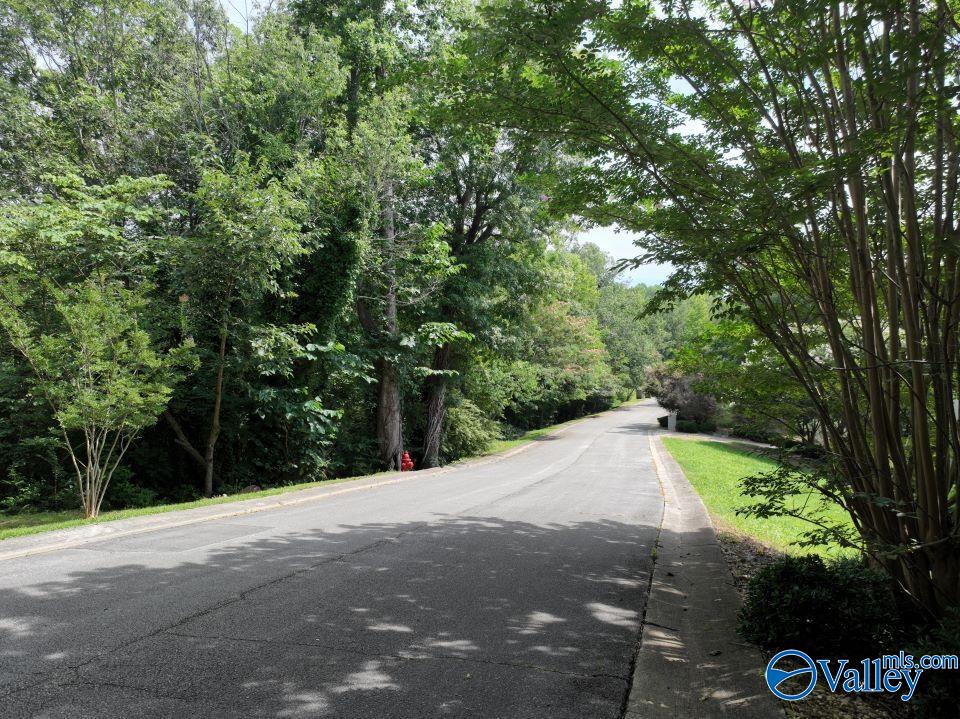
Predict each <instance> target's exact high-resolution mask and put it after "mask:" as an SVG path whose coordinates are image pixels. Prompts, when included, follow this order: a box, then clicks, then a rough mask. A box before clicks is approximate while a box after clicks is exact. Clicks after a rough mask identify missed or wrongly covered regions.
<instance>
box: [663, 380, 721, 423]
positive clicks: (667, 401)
mask: <svg viewBox="0 0 960 719" xmlns="http://www.w3.org/2000/svg"><path fill="white" fill-rule="evenodd" d="M648 377H649V384H650V387H651V389H652V393H653V396H654V397H656V398H657V403H658V404H659V405H660V406H661V407H663V408H664V409H665V410H668V411H670V412H677V413H678V418H679V419H685V420H689V421H691V422H697V423H705V422H711V421H713V419H714V417H716V415H717V401H716V400H715V399H714V398H713V397H711V396H710V395H707V394H700V393H698V392H695V391H694V389H693V385H694V384H695V383H696V382H697V381H698V380H699V379H700V378H699V377H697V376H695V375H682V374H678V373H675V372H668V371H667V370H664V369H662V368H661V369H655V370H652V371H651V372H650V373H649V374H648Z"/></svg>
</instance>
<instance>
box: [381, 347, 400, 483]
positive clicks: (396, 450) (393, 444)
mask: <svg viewBox="0 0 960 719" xmlns="http://www.w3.org/2000/svg"><path fill="white" fill-rule="evenodd" d="M377 372H378V374H379V377H380V391H379V394H378V397H377V444H378V446H379V449H380V464H381V465H382V466H383V467H384V468H385V469H392V470H398V469H400V457H401V455H402V454H403V432H402V424H401V416H400V386H399V384H398V383H397V374H396V370H395V369H394V367H393V364H392V363H391V362H390V361H388V360H386V359H380V360H377Z"/></svg>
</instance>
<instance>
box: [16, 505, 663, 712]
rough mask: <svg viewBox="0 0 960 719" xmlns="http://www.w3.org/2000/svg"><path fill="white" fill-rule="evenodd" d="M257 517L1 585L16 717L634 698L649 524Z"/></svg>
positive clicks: (530, 705) (440, 708) (464, 706)
mask: <svg viewBox="0 0 960 719" xmlns="http://www.w3.org/2000/svg"><path fill="white" fill-rule="evenodd" d="M261 529H263V528H261V527H258V526H257V525H256V515H253V516H251V517H249V518H244V519H242V520H240V519H237V520H231V521H225V522H216V523H210V524H209V527H208V530H207V531H206V533H205V534H204V538H205V541H207V542H210V541H212V542H216V543H217V544H214V545H213V546H208V547H205V546H196V542H197V541H204V540H201V539H196V538H195V539H194V540H193V543H194V545H193V546H191V543H190V541H188V540H187V537H188V536H194V535H195V534H196V532H194V533H193V534H192V535H190V534H188V533H185V532H184V530H182V529H180V530H163V531H158V532H151V533H148V534H143V535H137V536H134V537H128V538H125V539H118V540H113V541H112V542H111V543H109V544H104V545H102V546H98V547H93V546H88V547H87V548H86V549H75V550H70V551H71V553H73V555H74V556H76V557H77V559H78V566H87V565H89V564H90V561H89V560H90V552H96V553H97V561H96V562H95V564H96V567H97V568H95V569H77V570H76V571H73V572H70V573H69V574H67V575H66V576H64V577H62V578H61V579H57V580H56V581H43V582H38V583H32V582H30V581H23V580H22V581H21V584H20V586H17V587H15V588H9V587H8V588H6V589H2V590H0V702H3V706H4V711H3V715H4V716H6V717H20V716H43V717H61V716H62V717H66V716H69V717H86V716H89V717H113V716H116V717H133V716H137V715H140V716H146V717H161V716H162V717H176V716H180V715H185V716H191V717H192V716H200V717H268V716H269V717H326V716H329V717H354V716H356V717H419V716H478V717H558V718H559V717H567V716H569V717H574V716H577V717H585V716H587V717H602V716H611V717H614V716H618V714H619V713H620V711H621V707H622V703H623V700H624V696H625V692H626V690H627V687H628V680H629V674H630V666H631V661H632V658H633V656H634V653H635V650H636V645H637V641H638V636H639V628H640V622H641V619H642V617H641V612H642V607H643V606H644V601H645V597H646V593H647V590H648V586H649V572H650V570H651V563H652V560H651V555H652V550H653V543H654V541H655V537H656V528H655V527H654V526H648V525H644V524H628V523H620V522H615V521H583V522H574V523H568V524H551V525H538V524H532V523H527V522H522V521H508V520H504V519H499V518H490V517H444V516H437V517H435V518H432V519H430V520H428V521H424V522H411V523H399V524H392V523H386V524H384V523H370V524H362V525H358V526H349V525H347V526H339V527H336V528H334V529H332V530H330V531H311V532H296V533H290V534H288V535H285V536H282V537H275V536H274V537H269V538H265V537H262V536H260V537H258V536H257V532H258V531H260V530H261ZM224 542H227V543H226V544H224ZM171 548H174V550H175V551H171ZM148 556H149V564H148V563H147V559H146V557H148ZM37 561H45V560H42V559H38V560H37ZM61 561H62V556H61ZM211 585H213V586H215V587H216V591H211V590H210V587H211ZM211 596H216V597H218V598H219V601H216V602H215V603H214V602H213V601H212V600H211V599H210V597H211Z"/></svg>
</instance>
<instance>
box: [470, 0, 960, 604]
mask: <svg viewBox="0 0 960 719" xmlns="http://www.w3.org/2000/svg"><path fill="white" fill-rule="evenodd" d="M486 8H487V14H486V22H485V23H482V24H481V25H480V26H478V27H477V28H476V30H477V31H476V33H475V34H473V35H472V38H471V40H470V41H469V48H468V49H467V52H469V53H470V57H471V58H472V59H473V61H474V62H475V63H476V67H478V68H479V69H480V72H478V73H477V75H476V78H477V79H476V81H475V82H473V83H472V85H471V87H470V88H469V90H468V91H467V92H465V93H464V96H465V97H466V98H467V99H468V101H469V102H471V103H473V104H480V105H481V106H482V107H483V110H484V111H487V112H490V113H494V114H495V115H496V116H498V117H499V118H500V120H501V122H504V123H506V124H508V125H514V126H523V127H527V128H531V129H535V130H537V131H539V132H542V133H545V134H548V135H550V136H553V137H558V138H563V139H564V140H565V141H566V142H567V143H568V147H569V148H570V149H571V150H572V151H577V152H582V153H585V154H589V155H591V156H593V157H594V158H596V162H595V165H594V171H593V173H592V174H587V175H585V176H584V177H583V178H581V180H582V181H581V182H580V183H578V186H577V187H576V188H575V194H576V196H577V197H578V198H579V199H580V200H581V202H582V205H583V207H584V210H583V211H584V212H587V213H589V214H592V215H593V216H594V217H596V218H597V219H598V220H610V219H616V220H617V221H618V222H620V223H621V224H622V225H623V226H624V227H627V228H629V229H631V230H634V231H636V232H638V233H641V235H642V244H643V245H644V247H645V249H646V250H647V255H646V256H645V257H646V258H647V259H651V258H652V259H656V260H660V261H670V262H672V263H673V264H674V265H675V266H677V267H678V270H677V272H676V273H675V274H674V276H673V277H672V278H671V280H670V282H669V283H668V290H669V292H671V293H672V294H673V295H674V296H677V295H681V296H682V295H686V294H689V293H691V292H694V291H698V290H707V291H710V292H714V293H719V294H721V295H722V296H723V297H724V298H726V299H727V300H729V302H730V303H732V304H735V305H736V306H737V307H739V308H740V310H741V312H742V315H743V316H744V317H746V318H748V319H749V320H750V321H751V322H752V323H753V324H754V325H755V326H756V327H757V329H758V330H759V331H760V332H761V333H762V334H763V336H764V337H765V338H766V339H767V340H768V341H769V342H770V343H771V344H772V345H773V346H774V347H776V349H777V351H778V352H779V353H780V354H781V356H782V357H783V359H784V361H785V362H786V363H787V364H788V365H789V367H790V368H791V371H792V372H793V373H794V375H795V377H796V378H797V380H798V381H799V382H800V383H801V384H802V385H803V387H804V389H805V391H806V392H807V394H808V396H809V398H810V400H811V402H812V403H813V404H814V405H815V407H816V409H817V413H818V416H819V419H820V421H821V422H822V424H823V427H824V429H825V443H826V447H827V449H828V450H829V456H830V457H831V458H832V472H831V473H830V475H831V477H832V479H825V480H824V481H826V482H831V483H832V485H831V486H830V487H829V490H828V491H830V492H831V493H832V494H833V495H834V496H837V497H839V498H840V499H841V501H842V502H843V503H844V505H845V506H846V507H847V509H848V510H849V511H850V514H851V517H852V518H853V521H854V523H855V524H856V526H857V528H858V529H859V531H860V533H861V535H862V537H863V539H864V542H865V546H866V548H867V550H868V551H869V552H870V553H871V554H872V555H873V556H874V557H875V558H876V560H877V561H878V562H880V563H882V564H883V565H884V566H885V567H886V568H887V569H888V570H889V571H890V573H891V575H892V576H893V577H894V578H895V579H896V580H897V581H898V582H899V583H900V585H901V586H902V587H903V588H904V589H905V591H907V592H908V593H909V594H910V595H912V596H913V597H914V598H915V599H916V601H917V602H918V603H920V604H921V605H923V606H924V607H926V608H928V609H929V610H930V611H931V612H935V613H940V612H943V611H944V610H945V608H946V607H947V606H950V605H956V604H958V603H960V551H958V544H957V542H958V537H960V531H958V527H960V439H958V438H960V433H958V429H960V426H958V417H957V411H956V407H955V397H956V395H957V390H956V385H957V382H958V379H960V362H958V353H960V341H958V334H957V321H956V318H957V316H958V312H960V269H958V263H957V253H956V252H955V251H954V249H953V247H954V244H955V242H956V239H957V237H958V236H960V224H958V222H960V220H958V213H957V202H958V180H957V178H958V163H960V143H958V142H957V137H958V129H960V127H958V123H960V117H958V114H957V112H956V106H955V98H954V94H955V87H956V83H957V80H956V78H957V74H958V71H960V65H958V63H960V59H958V58H960V56H958V54H957V53H956V51H955V48H956V43H957V39H958V36H960V32H958V22H957V15H956V7H955V6H954V5H953V4H951V3H948V2H938V1H930V2H913V3H909V4H906V5H904V4H903V3H899V2H889V1H887V0H875V1H868V2H836V3H830V4H818V3H812V4H811V3H801V2H777V3H767V2H762V1H761V2H751V3H737V2H727V1H722V2H696V3H693V2H680V3H664V4H660V3H653V4H651V3H646V2H623V3H621V4H617V5H613V4H608V3H606V2H601V1H599V0H579V1H577V2H569V3H566V2H565V3H559V2H528V1H526V0H501V1H499V2H494V3H491V4H490V5H488V6H486ZM493 28H495V31H493Z"/></svg>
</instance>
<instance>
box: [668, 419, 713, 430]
mask: <svg viewBox="0 0 960 719" xmlns="http://www.w3.org/2000/svg"><path fill="white" fill-rule="evenodd" d="M677 431H678V432H690V433H695V432H705V433H707V434H710V433H712V432H716V431H717V425H716V424H715V423H713V422H710V421H706V422H696V421H694V420H692V419H678V420H677Z"/></svg>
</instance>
